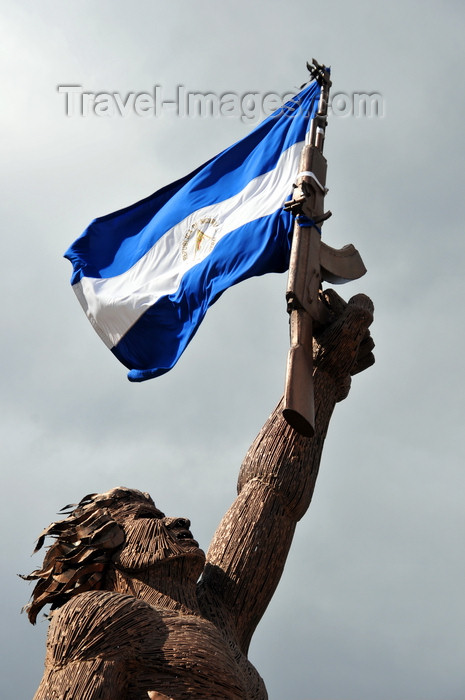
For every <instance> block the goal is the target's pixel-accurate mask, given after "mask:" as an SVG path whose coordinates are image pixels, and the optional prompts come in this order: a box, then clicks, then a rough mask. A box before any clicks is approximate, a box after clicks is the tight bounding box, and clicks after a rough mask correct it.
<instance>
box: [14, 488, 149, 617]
mask: <svg viewBox="0 0 465 700" xmlns="http://www.w3.org/2000/svg"><path fill="white" fill-rule="evenodd" d="M134 501H142V502H145V503H147V502H148V503H150V504H151V505H154V504H153V501H152V499H151V498H150V496H149V495H148V493H143V492H142V491H137V490H135V489H128V488H124V487H119V488H116V489H112V490H111V491H108V492H107V493H103V494H95V493H91V494H88V495H87V496H85V497H84V498H83V499H81V501H79V503H78V504H69V505H67V506H65V507H64V508H62V509H61V511H60V513H64V514H66V513H68V517H67V518H66V519H65V520H59V521H57V522H54V523H51V525H49V526H48V527H47V528H45V530H43V532H41V534H40V535H39V538H38V540H37V544H36V547H35V549H34V553H35V552H37V551H38V550H39V549H40V548H41V547H42V546H43V544H44V541H45V538H46V537H53V538H54V539H55V541H54V542H53V543H52V544H51V545H50V546H49V547H48V550H47V553H46V555H45V558H44V561H43V564H42V568H40V569H36V570H35V571H33V572H32V573H31V574H29V575H28V576H22V578H24V579H26V580H27V581H37V583H36V585H35V587H34V590H33V592H32V595H31V602H30V603H29V604H28V605H26V606H25V607H24V610H26V611H27V614H28V617H29V620H30V622H31V623H32V624H34V623H35V621H36V619H37V615H38V613H39V611H40V610H41V609H42V608H43V607H44V605H47V604H50V605H51V610H54V609H56V608H59V607H60V606H61V605H63V604H64V603H66V601H68V600H69V599H70V598H71V597H72V596H75V595H77V594H78V593H83V592H84V591H88V590H99V589H101V588H102V587H103V586H104V584H105V576H106V574H107V573H108V570H109V569H110V568H111V562H112V558H113V556H114V554H115V553H116V552H117V551H118V550H119V549H120V548H121V546H122V545H123V544H124V541H125V536H124V531H123V529H122V527H121V526H120V525H119V524H118V523H117V522H116V520H114V518H113V517H112V513H111V511H112V510H114V509H118V508H124V506H125V505H127V504H130V503H133V502H134Z"/></svg>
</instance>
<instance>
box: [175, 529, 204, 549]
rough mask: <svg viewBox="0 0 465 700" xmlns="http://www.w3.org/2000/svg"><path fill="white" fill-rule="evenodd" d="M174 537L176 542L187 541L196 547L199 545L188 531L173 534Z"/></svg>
mask: <svg viewBox="0 0 465 700" xmlns="http://www.w3.org/2000/svg"><path fill="white" fill-rule="evenodd" d="M175 537H176V539H177V540H189V541H190V542H191V543H192V544H194V545H195V546H196V547H198V546H199V543H198V542H197V540H194V537H193V535H192V532H191V531H190V530H179V532H176V533H175Z"/></svg>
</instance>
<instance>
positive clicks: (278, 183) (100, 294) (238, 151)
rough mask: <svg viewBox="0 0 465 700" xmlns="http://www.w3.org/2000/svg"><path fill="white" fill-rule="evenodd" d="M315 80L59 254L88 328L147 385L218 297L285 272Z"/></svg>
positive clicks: (178, 350) (177, 354) (317, 89)
mask: <svg viewBox="0 0 465 700" xmlns="http://www.w3.org/2000/svg"><path fill="white" fill-rule="evenodd" d="M319 94H320V87H319V85H318V84H317V83H316V82H313V83H311V84H310V85H308V86H307V87H306V88H304V89H303V90H302V91H301V92H300V93H299V94H298V95H296V97H295V98H294V99H293V100H290V101H289V102H286V104H285V105H283V106H282V107H281V108H280V109H278V110H276V112H274V113H273V114H272V115H270V116H269V117H268V118H267V119H265V120H264V121H263V122H262V123H261V124H259V125H258V126H257V127H256V128H255V129H254V130H253V131H252V132H251V133H250V134H249V135H248V136H246V137H245V138H244V139H242V140H241V141H238V142H237V143H235V144H234V145H233V146H231V147H229V148H227V149H226V150H225V151H223V152H222V153H220V154H219V155H217V156H215V157H214V158H212V159H211V160H209V161H208V162H207V163H205V164H204V165H202V166H201V167H200V168H198V169H197V170H195V171H194V172H192V173H190V174H189V175H187V176H185V177H183V178H181V179H180V180H177V181H176V182H174V183H172V184H170V185H167V186H166V187H164V188H163V189H161V190H159V191H158V192H155V193H154V194H152V195H151V196H149V197H147V198H146V199H143V200H141V201H140V202H137V203H136V204H133V205H131V206H129V207H126V208H125V209H121V210H120V211H117V212H115V213H112V214H108V215H107V216H102V217H100V218H98V219H95V220H94V221H93V222H92V223H91V224H90V225H89V226H88V228H87V229H86V230H85V231H84V233H83V234H82V235H81V236H80V238H78V239H77V240H76V241H75V242H74V243H73V244H72V245H71V247H70V248H69V249H68V250H67V251H66V253H65V257H66V258H68V259H69V260H70V261H71V263H72V265H73V275H72V278H71V284H72V286H73V289H74V291H75V293H76V295H77V297H78V299H79V301H80V303H81V305H82V307H83V309H84V311H85V313H86V315H87V317H88V319H89V320H90V322H91V323H92V325H93V326H94V328H95V330H96V331H97V333H98V334H99V336H100V337H101V339H102V340H103V341H104V342H105V344H106V345H107V346H108V347H109V348H110V349H111V351H112V352H113V354H114V355H115V356H116V357H117V358H118V359H119V360H120V361H121V362H122V363H123V364H124V365H125V366H126V367H127V368H128V369H129V370H130V371H129V373H128V378H129V379H130V380H131V381H142V380H145V379H150V378H151V377H156V376H159V375H161V374H163V373H165V372H167V371H168V370H169V369H171V368H172V367H173V366H174V364H175V363H176V362H177V360H178V359H179V357H180V355H181V353H182V352H183V350H184V349H185V347H186V346H187V344H188V343H189V341H190V340H191V339H192V337H193V336H194V334H195V332H196V330H197V329H198V327H199V325H200V323H201V321H202V319H203V318H204V316H205V313H206V311H207V309H208V307H209V306H210V305H211V304H213V303H214V302H215V301H216V300H217V299H218V297H219V296H220V295H221V294H222V292H224V291H225V290H226V289H227V288H228V287H231V286H232V285H234V284H237V283H238V282H240V281H242V280H245V279H247V278H249V277H252V276H255V275H262V274H265V273H268V272H284V271H285V270H286V269H287V268H288V265H289V254H290V245H291V235H292V223H293V222H292V216H291V214H289V213H288V212H286V211H284V209H283V204H284V202H285V201H286V200H287V199H289V198H290V195H291V192H292V184H293V183H294V181H295V179H296V176H297V173H298V168H299V159H300V153H301V150H302V147H303V145H304V141H305V136H306V132H307V131H308V128H309V125H310V123H311V119H312V118H313V116H314V114H315V112H316V109H317V105H318V99H319Z"/></svg>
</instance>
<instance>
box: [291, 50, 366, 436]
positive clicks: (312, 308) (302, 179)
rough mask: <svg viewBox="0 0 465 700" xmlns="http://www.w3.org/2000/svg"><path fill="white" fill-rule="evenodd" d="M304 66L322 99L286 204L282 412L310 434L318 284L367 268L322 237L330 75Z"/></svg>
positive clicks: (325, 311) (322, 311) (321, 309)
mask: <svg viewBox="0 0 465 700" xmlns="http://www.w3.org/2000/svg"><path fill="white" fill-rule="evenodd" d="M307 68H308V70H309V71H310V75H311V77H312V78H313V79H314V80H317V82H318V83H319V85H320V99H319V103H318V110H317V113H316V115H315V117H314V118H313V120H312V124H311V128H310V131H309V132H308V134H307V139H306V143H305V145H304V147H303V150H302V155H301V160H300V172H299V174H298V176H297V180H296V183H295V185H294V192H293V198H292V200H290V201H288V202H286V203H285V204H284V208H285V209H286V210H287V211H291V212H292V213H293V214H294V216H295V217H296V218H295V222H294V232H293V238H292V247H291V257H290V263H289V277H288V284H287V291H286V300H287V310H288V312H289V315H290V319H289V323H290V349H289V354H288V360H287V371H286V384H285V391H284V406H283V416H284V418H285V420H286V421H287V422H288V423H289V425H291V426H292V427H293V428H294V429H295V430H297V432H299V433H300V434H301V435H304V436H306V437H311V436H312V435H313V433H314V427H315V409H314V397H313V332H314V329H317V328H318V327H321V326H323V325H325V324H327V323H328V321H329V320H330V312H329V308H328V306H327V304H326V303H325V301H324V299H323V294H322V287H321V284H322V282H323V281H328V282H331V283H333V284H341V283H344V282H348V281H350V280H354V279H358V278H359V277H361V276H362V275H364V274H365V272H366V268H365V265H364V264H363V261H362V258H361V257H360V254H359V253H358V251H357V250H356V249H355V248H354V246H353V245H352V244H349V245H346V246H344V247H343V248H341V249H335V248H331V247H330V246H328V245H326V243H323V242H322V241H321V228H320V227H321V224H322V223H323V222H324V221H325V220H326V219H328V218H329V217H330V216H331V212H330V211H327V212H325V211H324V198H325V195H326V193H327V191H328V190H327V188H326V170H327V161H326V158H325V157H324V155H323V145H324V140H325V134H326V125H327V122H328V102H329V90H330V87H331V80H330V71H329V68H327V67H326V66H324V65H322V64H319V63H318V62H317V61H316V60H315V59H313V61H312V65H309V64H308V63H307Z"/></svg>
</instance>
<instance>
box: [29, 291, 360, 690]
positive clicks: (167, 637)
mask: <svg viewBox="0 0 465 700" xmlns="http://www.w3.org/2000/svg"><path fill="white" fill-rule="evenodd" d="M325 303H326V304H327V306H328V309H329V314H330V323H329V324H328V325H327V326H326V327H324V328H322V329H320V330H319V332H318V333H317V336H316V339H315V341H314V348H313V350H314V357H313V364H314V370H313V382H314V391H315V406H316V414H315V434H314V437H313V438H312V439H308V438H306V437H303V436H302V435H300V434H299V433H298V432H296V431H295V430H294V429H293V428H292V427H291V426H290V425H289V424H288V423H287V422H286V421H285V420H284V418H283V414H282V409H283V404H282V402H280V403H279V404H278V406H277V407H276V409H275V410H274V412H273V413H272V415H271V416H270V418H269V419H268V421H267V422H266V423H265V425H264V427H263V429H262V430H261V432H260V433H259V435H258V436H257V438H256V440H255V441H254V443H253V444H252V446H251V448H250V449H249V451H248V453H247V455H246V457H245V459H244V462H243V464H242V467H241V470H240V474H239V480H238V496H237V498H236V500H235V501H234V502H233V504H232V506H231V508H230V509H229V510H228V512H227V513H226V514H225V516H224V518H223V519H222V521H221V523H220V525H219V527H218V529H217V531H216V533H215V535H214V537H213V540H212V543H211V545H210V548H209V550H208V553H207V554H206V555H205V554H204V552H203V551H202V550H201V549H200V548H199V546H198V543H197V542H196V540H194V538H193V537H192V534H191V532H190V523H189V521H188V520H187V519H185V518H169V517H166V516H165V515H164V514H163V513H162V512H161V511H160V510H158V509H157V508H156V506H155V504H154V502H153V501H152V499H151V498H150V496H149V495H148V494H147V493H143V492H141V491H136V490H133V489H126V488H122V487H119V488H117V489H112V490H111V491H109V492H107V493H105V494H90V495H88V496H86V497H85V498H84V499H82V500H81V501H80V503H79V504H77V505H76V506H68V507H67V508H66V509H65V510H66V512H67V513H68V515H67V517H66V518H65V519H63V520H61V521H58V522H55V523H52V525H50V526H49V527H48V528H46V529H45V530H44V531H43V532H42V533H41V535H40V537H39V541H38V543H37V549H38V548H40V547H41V546H42V545H43V544H44V540H45V538H46V537H51V538H52V540H53V541H52V544H51V546H50V547H49V548H48V551H47V553H46V556H45V559H44V563H43V566H42V567H40V568H39V569H37V570H36V571H34V572H33V574H31V576H30V577H26V578H31V579H32V580H35V581H36V586H35V589H34V592H33V595H32V601H31V604H30V605H29V606H28V614H29V617H30V619H31V621H32V622H34V621H35V619H36V617H37V614H38V613H39V611H40V610H41V609H42V608H43V606H45V605H47V604H51V606H52V613H51V622H50V627H49V633H48V639H47V653H46V660H45V670H44V675H43V678H42V681H41V683H40V686H39V688H38V690H37V693H36V695H35V700H65V698H66V700H68V699H69V700H71V699H72V700H94V699H97V698H98V699H99V700H141V699H142V698H146V699H147V698H150V699H151V700H169V699H171V700H188V699H192V698H194V699H197V700H206V699H207V698H208V699H213V700H215V699H216V700H220V699H221V700H266V698H267V693H266V689H265V685H264V683H263V681H262V679H261V678H260V676H259V674H258V673H257V671H256V670H255V669H254V667H253V666H252V665H251V664H250V662H249V660H248V658H247V652H248V648H249V643H250V640H251V637H252V635H253V632H254V630H255V628H256V626H257V624H258V622H259V621H260V619H261V617H262V616H263V614H264V612H265V610H266V608H267V606H268V603H269V602H270V600H271V598H272V596H273V593H274V591H275V589H276V586H277V585H278V582H279V579H280V577H281V574H282V571H283V568H284V564H285V561H286V557H287V554H288V551H289V548H290V546H291V543H292V539H293V535H294V531H295V527H296V523H297V521H298V520H300V518H301V517H302V516H303V515H304V513H305V512H306V510H307V508H308V507H309V505H310V502H311V499H312V495H313V490H314V487H315V482H316V478H317V475H318V469H319V464H320V459H321V452H322V449H323V444H324V440H325V437H326V432H327V429H328V425H329V422H330V418H331V415H332V412H333V409H334V406H335V404H336V402H337V401H340V400H342V399H343V398H345V397H346V396H347V393H348V391H349V387H350V381H351V376H352V375H353V374H356V373H357V372H358V371H361V369H364V368H366V367H368V366H369V365H370V364H372V362H373V361H374V360H373V355H372V352H371V351H372V348H373V342H372V340H371V336H370V333H369V331H368V328H369V326H370V323H371V321H372V313H373V307H372V305H371V302H370V301H369V299H367V297H364V296H362V295H359V296H358V297H354V298H353V299H352V300H351V301H350V302H349V304H346V303H345V302H344V301H343V300H341V299H340V297H338V295H336V294H335V293H334V292H332V291H330V292H327V294H326V299H325ZM199 577H200V578H199ZM291 604H292V603H291V601H290V605H291Z"/></svg>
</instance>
